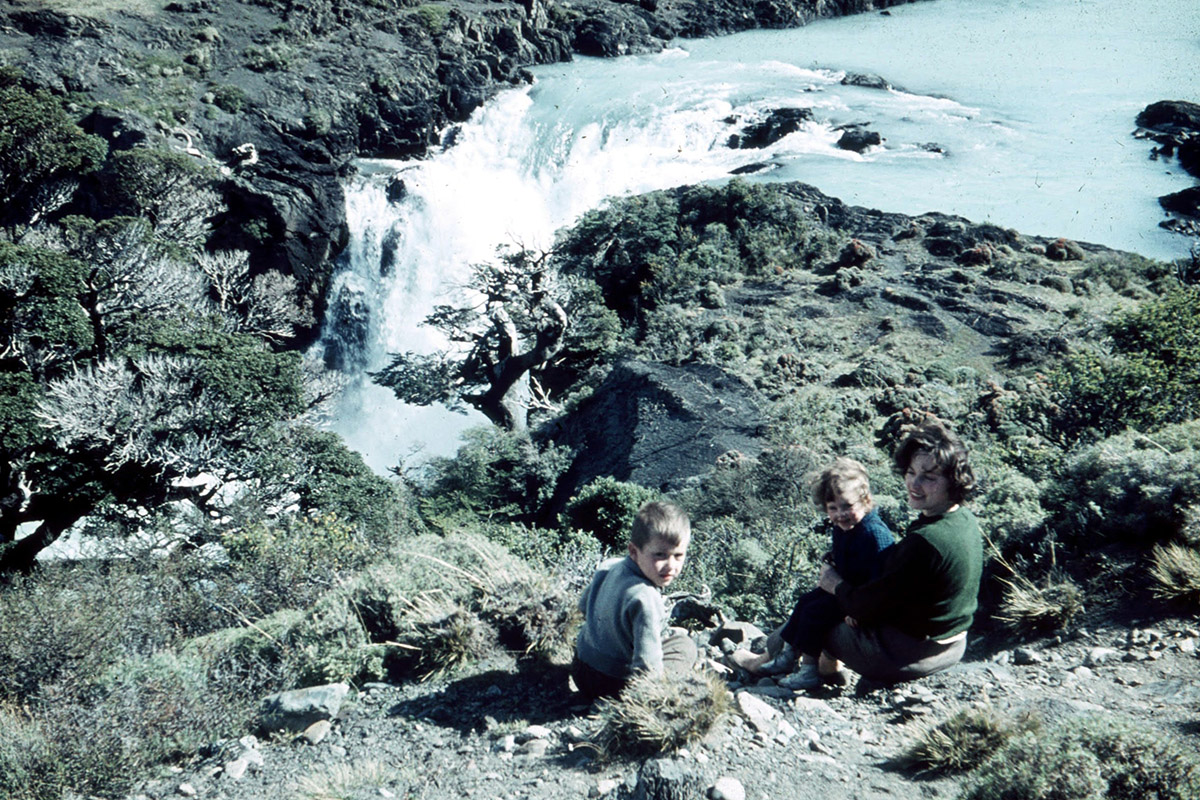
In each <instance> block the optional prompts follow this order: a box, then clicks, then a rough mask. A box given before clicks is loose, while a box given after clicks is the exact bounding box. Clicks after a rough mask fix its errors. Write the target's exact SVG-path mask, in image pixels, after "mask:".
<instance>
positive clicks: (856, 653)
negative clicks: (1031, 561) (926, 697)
mask: <svg viewBox="0 0 1200 800" xmlns="http://www.w3.org/2000/svg"><path fill="white" fill-rule="evenodd" d="M894 463H895V468H896V471H897V472H899V473H900V474H901V475H902V476H904V485H905V488H906V489H907V493H908V504H909V506H910V507H912V508H913V509H915V510H916V511H918V512H920V516H919V517H918V518H917V519H916V520H915V521H914V522H913V523H912V524H911V525H910V526H909V528H908V531H907V533H906V535H905V536H904V538H903V539H901V540H900V542H899V543H897V544H896V545H894V546H893V547H891V548H890V549H889V550H888V552H887V557H886V559H885V561H884V564H883V571H882V573H881V574H880V575H879V577H877V578H875V579H874V580H871V581H868V582H866V583H863V584H860V585H857V586H855V585H853V584H851V583H849V582H848V581H845V580H843V578H842V576H841V575H839V574H838V572H837V570H836V569H835V568H834V567H833V566H832V565H829V564H826V565H825V566H824V567H822V569H821V576H820V580H819V583H818V585H819V586H820V587H821V588H822V589H824V590H825V591H827V592H829V593H830V594H832V595H834V596H835V597H836V598H837V601H838V604H839V606H840V607H841V609H842V611H843V612H844V613H845V614H846V621H845V622H843V623H842V624H840V625H838V626H836V627H835V628H834V629H833V630H832V631H831V632H830V634H829V635H828V636H827V637H826V639H825V655H826V656H827V657H829V658H830V659H838V660H841V661H842V662H844V663H845V664H846V665H847V666H848V667H850V668H851V669H853V670H854V671H855V672H857V673H859V674H860V675H862V676H863V677H866V678H869V679H871V680H876V681H880V682H884V683H895V682H897V681H905V680H912V679H913V678H920V677H922V676H924V675H929V674H931V673H934V672H938V671H940V670H943V669H946V668H947V667H950V666H953V665H954V664H957V663H958V662H959V661H960V660H961V659H962V657H963V653H964V652H965V651H966V648H967V629H968V628H969V627H970V626H971V621H972V619H973V618H974V615H975V609H976V607H977V605H978V596H979V580H980V577H981V575H982V572H983V542H982V537H981V535H980V533H979V524H978V522H976V520H975V515H974V514H972V513H971V512H970V511H969V510H968V509H967V508H965V507H964V506H963V505H962V503H963V501H964V500H965V499H966V497H967V495H968V494H969V493H970V492H971V490H973V489H974V488H975V476H974V473H973V472H972V471H971V465H970V463H969V462H968V460H967V450H966V447H964V446H963V443H962V441H961V440H960V439H959V438H958V437H957V436H955V435H954V434H953V433H952V432H950V430H949V429H947V428H946V427H945V426H944V425H943V424H942V423H941V422H936V421H934V422H926V423H923V424H922V425H920V426H918V427H917V428H916V429H915V430H914V431H912V432H911V433H909V434H908V436H907V437H905V439H904V441H903V442H901V444H900V447H899V448H898V449H897V450H896V454H895V457H894Z"/></svg>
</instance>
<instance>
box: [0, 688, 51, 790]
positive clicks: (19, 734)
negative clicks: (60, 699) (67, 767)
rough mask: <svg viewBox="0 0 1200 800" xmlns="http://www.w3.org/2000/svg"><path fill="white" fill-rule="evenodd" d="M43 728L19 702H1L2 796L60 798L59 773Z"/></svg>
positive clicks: (0, 766) (0, 785) (0, 767)
mask: <svg viewBox="0 0 1200 800" xmlns="http://www.w3.org/2000/svg"><path fill="white" fill-rule="evenodd" d="M50 751H51V746H50V742H48V741H47V740H46V736H45V734H44V733H43V732H42V727H41V725H39V724H38V723H37V722H36V721H34V720H32V719H30V717H29V714H28V712H26V711H25V710H24V709H22V708H20V707H19V706H16V705H10V704H8V703H4V704H0V796H3V797H7V798H11V800H60V798H61V797H62V786H61V784H60V778H61V776H60V774H59V771H58V769H57V767H56V765H55V764H54V761H53V760H52V758H51V756H50Z"/></svg>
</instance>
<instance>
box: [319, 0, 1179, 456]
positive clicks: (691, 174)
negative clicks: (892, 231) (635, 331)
mask: <svg viewBox="0 0 1200 800" xmlns="http://www.w3.org/2000/svg"><path fill="white" fill-rule="evenodd" d="M1134 16H1136V23H1137V24H1136V25H1134V24H1132V23H1131V22H1130V20H1131V17H1130V15H1129V13H1128V11H1127V9H1126V8H1125V7H1124V4H1123V3H1122V2H1121V0H1087V1H1086V2H1078V3H1062V2H1061V0H972V2H952V1H951V0H946V1H945V2H941V3H919V4H914V5H909V6H898V7H896V8H893V9H891V13H890V15H889V16H887V17H882V16H880V15H874V14H862V15H858V16H855V17H847V18H841V19H837V20H826V21H821V22H818V23H814V24H812V25H810V26H808V27H806V28H801V29H796V30H790V31H757V32H750V33H744V34H738V35H736V36H729V37H723V38H719V39H709V40H696V41H689V42H683V43H681V45H680V46H679V47H677V48H674V49H671V50H668V51H666V52H663V53H659V54H654V55H645V56H628V57H623V58H619V59H590V58H580V59H577V60H576V61H575V62H572V63H569V64H556V65H549V66H544V67H538V68H536V69H535V70H533V72H534V75H535V77H536V81H535V83H534V84H533V85H532V86H527V87H523V88H519V89H512V90H507V91H505V92H503V93H501V94H500V95H498V96H497V97H496V98H495V99H494V100H492V101H491V102H489V103H488V104H487V105H486V106H485V107H483V108H481V109H479V110H478V111H477V112H476V113H475V114H474V115H473V116H472V117H471V119H470V120H469V121H468V122H466V123H464V124H463V125H461V126H459V127H457V128H456V129H453V130H451V131H449V132H448V133H447V135H446V137H445V138H446V140H447V142H448V143H449V144H448V145H447V146H446V147H444V148H442V149H440V150H437V151H436V152H433V153H431V154H430V156H429V158H427V159H425V160H423V161H419V162H383V161H364V162H362V163H361V164H360V174H359V175H358V176H356V177H355V178H354V179H353V181H352V182H351V183H350V185H349V186H348V187H347V190H346V191H347V217H348V221H349V224H350V227H351V231H352V236H351V243H350V246H349V248H348V251H347V252H346V254H345V255H344V258H343V264H342V269H341V271H340V272H339V274H338V275H337V277H336V280H335V282H334V288H333V291H332V293H331V300H330V310H329V316H328V319H327V321H326V325H325V329H324V331H325V332H324V339H323V341H322V342H320V343H319V344H318V346H319V347H321V348H322V350H321V352H322V353H323V354H325V355H326V357H327V358H328V360H329V361H331V362H332V363H334V364H336V365H338V366H339V367H340V368H342V369H345V370H346V371H347V372H348V374H351V375H356V376H359V380H358V381H357V383H356V384H355V385H354V386H353V387H352V388H351V390H350V391H348V392H347V393H346V396H345V398H344V400H343V406H342V408H341V410H340V412H339V414H338V418H337V422H336V423H335V425H334V429H335V430H336V431H337V432H338V433H340V434H341V435H342V436H343V437H344V438H345V439H346V441H347V443H348V444H349V445H350V446H351V447H353V448H355V449H357V450H359V451H360V452H362V453H363V454H364V457H365V458H366V459H367V462H368V463H369V464H370V465H371V466H372V467H373V468H375V469H377V470H386V469H387V468H389V467H392V466H396V465H397V464H398V463H399V462H400V461H401V460H402V459H404V458H406V457H407V456H408V455H409V454H410V451H411V450H412V448H414V447H416V446H418V445H420V446H421V447H422V448H423V452H424V453H426V454H429V455H445V454H450V453H452V452H453V451H454V450H455V448H456V446H457V444H458V435H459V433H460V432H461V431H462V430H464V429H465V428H466V427H467V426H470V425H475V424H483V418H482V416H481V415H478V414H475V413H472V414H469V415H465V416H464V415H461V414H455V413H451V412H448V411H446V410H444V409H441V408H420V409H419V408H411V407H407V406H405V405H403V404H402V403H400V402H399V401H398V400H396V399H395V397H394V396H393V395H392V393H391V392H390V391H388V390H384V389H381V388H380V387H378V386H374V385H373V384H371V383H370V382H369V380H366V379H365V378H364V377H363V374H364V371H367V370H372V369H379V368H381V367H382V366H384V365H385V364H386V360H387V354H388V353H391V352H403V351H408V350H412V351H417V352H433V351H435V350H438V349H440V348H445V347H446V342H444V341H440V340H439V338H438V334H437V332H436V331H433V330H431V329H427V328H425V327H423V326H422V325H421V322H422V320H423V319H424V318H425V316H426V315H427V314H428V313H430V311H431V310H432V308H433V306H434V304H437V303H451V302H453V301H454V299H455V297H456V296H458V294H457V293H458V290H459V288H460V287H461V286H462V284H463V282H464V280H465V278H466V276H467V275H469V271H470V267H471V265H472V264H476V263H480V262H483V261H487V260H489V259H490V258H492V257H493V256H494V255H495V251H496V248H497V247H498V246H501V245H509V246H519V247H527V248H531V249H545V248H548V247H549V246H550V245H551V244H552V241H553V235H554V232H555V230H557V229H558V228H561V227H562V226H565V225H568V224H570V223H572V222H573V221H575V220H576V219H577V218H578V216H579V215H580V214H582V213H583V212H585V211H586V210H588V209H590V208H594V207H596V206H598V205H600V204H601V203H602V202H603V201H604V199H605V198H606V197H610V196H616V195H626V194H633V193H641V192H646V191H650V190H653V189H659V188H667V187H671V186H677V185H681V184H694V183H699V182H704V181H713V180H723V179H727V178H728V176H729V175H730V174H731V173H733V172H734V171H748V172H749V173H750V174H748V175H747V179H748V180H754V181H765V180H798V181H804V182H807V183H811V184H813V185H815V186H817V187H818V188H819V189H821V190H822V191H824V192H826V193H827V194H830V195H833V196H835V197H839V198H841V199H842V200H844V201H846V202H848V203H853V204H859V205H867V206H870V207H873V208H881V209H884V210H888V211H897V212H901V213H908V214H922V213H925V212H929V211H941V212H945V213H953V214H960V215H962V216H965V217H968V218H970V219H972V220H974V221H976V222H985V221H988V222H992V223H995V224H998V225H1002V226H1005V227H1012V228H1016V229H1018V230H1019V231H1020V232H1022V233H1024V234H1030V235H1042V236H1054V237H1057V236H1066V237H1069V238H1074V239H1079V240H1082V241H1090V242H1096V243H1099V244H1104V245H1108V246H1110V247H1116V248H1121V249H1126V250H1133V251H1135V252H1140V253H1142V254H1144V255H1147V256H1150V257H1156V258H1173V257H1182V256H1183V255H1185V254H1186V253H1187V249H1188V245H1189V242H1188V241H1187V240H1186V239H1184V238H1183V237H1179V236H1176V235H1173V234H1169V233H1167V232H1165V231H1162V230H1161V229H1159V228H1158V227H1157V223H1158V221H1159V220H1161V219H1162V218H1163V212H1162V210H1161V208H1159V207H1158V203H1157V200H1156V198H1157V197H1158V196H1159V195H1162V194H1167V193H1168V192H1172V191H1178V190H1179V189H1182V188H1184V186H1187V185H1189V184H1190V183H1191V180H1190V179H1189V178H1187V177H1186V176H1185V175H1184V174H1183V172H1182V170H1180V169H1179V168H1178V167H1177V165H1175V164H1174V163H1173V162H1152V161H1150V160H1149V158H1148V156H1149V152H1150V145H1149V144H1148V143H1146V142H1143V141H1139V140H1136V139H1134V138H1132V137H1131V136H1130V132H1131V131H1132V129H1133V126H1134V122H1133V120H1134V118H1135V117H1136V115H1137V113H1138V111H1140V110H1141V108H1143V107H1145V106H1146V105H1148V104H1149V103H1151V102H1153V101H1155V100H1160V99H1183V100H1192V101H1200V95H1198V94H1197V92H1198V91H1200V87H1197V85H1196V84H1195V81H1194V74H1193V73H1194V67H1195V54H1194V38H1195V37H1194V35H1191V34H1189V33H1188V31H1189V30H1190V31H1193V32H1194V31H1195V30H1196V29H1197V28H1198V27H1200V5H1195V4H1180V3H1178V2H1175V1H1174V0H1145V2H1144V4H1143V5H1141V6H1139V10H1138V12H1137V14H1136V15H1134ZM930 42H936V43H937V45H936V47H932V48H931V47H930V44H929V43H930ZM852 73H862V74H868V75H869V74H875V75H878V76H881V77H882V78H883V79H885V80H886V81H887V82H888V83H889V84H894V85H893V86H888V87H886V88H880V87H879V86H878V84H876V85H874V86H872V85H871V83H872V82H871V81H866V82H862V81H855V80H845V79H846V78H847V77H848V76H849V75H850V74H852ZM862 83H866V85H857V84H862ZM787 107H803V108H811V109H813V119H812V120H811V121H810V122H806V123H805V124H804V125H803V126H802V127H801V129H800V130H798V131H796V132H794V133H791V134H789V135H787V136H785V137H784V138H783V139H781V140H779V141H778V142H775V143H773V144H771V145H770V146H768V147H765V148H762V149H753V150H738V149H731V148H730V147H728V146H727V142H728V140H729V137H730V136H731V135H732V134H735V133H738V132H739V131H740V130H741V129H742V128H743V127H744V126H745V125H746V124H748V123H752V122H755V121H758V120H761V119H762V117H763V115H764V114H765V113H766V112H768V111H770V110H772V109H778V108H787ZM852 125H862V126H865V127H867V128H868V129H870V130H872V131H877V132H878V133H880V134H881V135H882V136H883V137H884V143H883V146H882V147H875V148H870V149H868V150H866V151H865V152H862V153H859V152H853V151H848V150H843V149H840V148H839V147H838V139H839V137H840V136H841V133H842V130H843V129H844V127H845V126H852ZM389 196H390V198H389Z"/></svg>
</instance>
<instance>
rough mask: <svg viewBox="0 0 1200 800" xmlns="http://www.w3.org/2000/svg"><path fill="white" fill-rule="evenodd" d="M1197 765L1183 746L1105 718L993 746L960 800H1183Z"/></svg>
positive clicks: (1196, 783) (1194, 786)
mask: <svg viewBox="0 0 1200 800" xmlns="http://www.w3.org/2000/svg"><path fill="white" fill-rule="evenodd" d="M1197 796H1200V760H1197V757H1196V755H1195V753H1194V752H1193V751H1191V750H1189V749H1187V748H1186V747H1185V746H1184V745H1183V744H1182V743H1180V742H1177V741H1175V740H1174V739H1170V738H1167V737H1164V736H1163V735H1161V734H1158V733H1154V732H1151V731H1148V730H1143V729H1139V728H1135V727H1133V726H1132V725H1131V724H1130V723H1127V722H1122V721H1120V720H1117V719H1114V718H1110V717H1082V718H1078V719H1073V720H1071V721H1069V722H1064V723H1062V724H1060V725H1058V726H1057V727H1055V728H1053V729H1050V730H1048V731H1044V732H1040V733H1026V734H1023V735H1021V736H1019V737H1017V738H1015V739H1013V740H1012V741H1011V742H1010V743H1009V744H1008V745H1006V746H1005V747H1003V748H1002V749H1000V750H999V751H998V752H996V753H995V755H994V756H993V757H992V758H991V759H989V760H988V761H987V762H986V763H985V764H984V765H983V766H982V767H981V768H980V770H979V772H978V774H977V776H976V777H975V778H974V779H973V780H972V782H971V783H970V784H969V785H968V786H967V788H966V789H965V790H964V793H963V798H964V800H1108V799H1111V800H1142V798H1156V799H1157V800H1190V798H1195V797H1197Z"/></svg>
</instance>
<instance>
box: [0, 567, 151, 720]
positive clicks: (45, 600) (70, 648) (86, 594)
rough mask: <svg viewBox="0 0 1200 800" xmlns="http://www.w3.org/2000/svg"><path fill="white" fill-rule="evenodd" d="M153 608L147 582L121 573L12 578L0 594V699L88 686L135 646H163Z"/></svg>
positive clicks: (52, 573) (57, 570)
mask: <svg viewBox="0 0 1200 800" xmlns="http://www.w3.org/2000/svg"><path fill="white" fill-rule="evenodd" d="M113 598H121V602H120V603H115V602H113ZM154 603H155V598H154V596H153V594H152V593H149V592H147V591H146V586H145V583H144V582H143V581H142V580H141V579H139V578H138V577H137V576H136V575H132V574H130V573H128V572H124V571H121V570H117V571H114V572H111V573H109V574H107V575H106V574H103V573H101V572H100V571H98V570H93V569H91V568H88V567H81V568H78V569H62V568H55V569H53V570H51V571H49V573H48V574H40V575H37V576H33V577H26V578H17V579H15V580H14V581H13V582H12V583H11V584H9V585H8V586H5V587H3V589H2V590H0V699H8V700H12V701H17V702H25V701H28V700H30V699H32V698H34V697H36V696H38V695H39V694H40V693H41V692H42V691H44V690H45V689H46V687H48V686H50V685H61V684H63V683H68V684H75V685H80V686H83V685H89V684H91V683H94V682H95V681H96V680H98V679H99V677H100V675H102V674H103V673H104V672H105V671H106V670H107V669H108V668H109V667H110V666H112V665H113V664H116V663H117V662H119V661H120V660H121V659H122V658H124V657H125V656H126V655H127V654H132V653H133V652H134V651H135V649H136V648H137V647H138V646H139V645H141V646H145V645H149V646H150V647H153V646H155V645H159V644H162V643H163V642H164V637H166V636H167V635H169V634H168V632H167V631H165V630H164V629H163V628H164V627H165V626H163V625H162V624H161V620H160V619H156V618H155V616H154V614H155V606H154Z"/></svg>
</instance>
